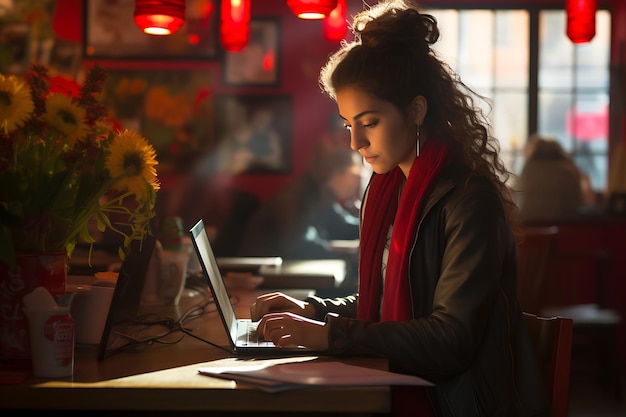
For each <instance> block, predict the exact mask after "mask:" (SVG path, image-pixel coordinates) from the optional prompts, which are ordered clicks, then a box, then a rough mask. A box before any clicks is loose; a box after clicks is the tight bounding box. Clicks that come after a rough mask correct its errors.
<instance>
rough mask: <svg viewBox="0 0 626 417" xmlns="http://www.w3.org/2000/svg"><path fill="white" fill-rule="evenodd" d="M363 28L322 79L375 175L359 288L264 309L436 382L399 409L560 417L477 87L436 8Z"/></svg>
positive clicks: (265, 315)
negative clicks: (454, 52)
mask: <svg viewBox="0 0 626 417" xmlns="http://www.w3.org/2000/svg"><path fill="white" fill-rule="evenodd" d="M353 31H354V33H355V41H354V42H352V43H348V44H345V45H343V46H342V47H341V49H340V50H339V51H337V52H336V53H335V54H334V55H332V56H331V58H330V59H329V61H328V63H327V64H326V65H325V66H324V68H323V69H322V71H321V76H320V81H321V85H322V87H323V89H324V91H325V92H326V93H328V94H329V96H330V97H331V98H332V99H334V100H335V101H336V102H337V106H338V109H339V114H340V115H341V117H342V118H343V119H344V121H345V125H346V127H347V128H348V129H349V130H350V132H351V138H350V145H351V147H352V148H353V149H355V150H358V151H359V152H360V154H361V155H362V156H363V158H364V159H365V161H366V162H368V163H369V164H371V166H372V168H373V171H374V174H373V176H372V178H371V180H370V183H369V185H368V188H367V190H366V193H365V199H364V204H363V206H362V209H361V210H362V211H361V235H360V239H361V247H360V259H359V288H358V294H355V295H353V296H349V297H345V298H337V299H320V298H316V297H312V298H309V299H307V300H304V301H300V300H295V299H293V298H290V297H288V296H285V295H283V294H280V293H272V294H266V295H263V296H261V297H259V298H258V299H257V302H256V304H255V305H254V306H252V309H251V315H252V318H253V319H254V320H259V319H260V320H261V321H260V324H259V329H260V331H261V332H262V333H263V335H264V336H265V338H266V339H269V340H272V341H274V342H275V343H277V344H278V345H280V346H285V345H291V344H301V345H305V346H309V347H311V348H314V349H320V350H326V351H327V352H328V354H330V355H338V356H339V355H375V356H378V357H384V358H387V359H388V361H389V367H390V369H391V370H393V371H396V372H403V373H408V374H414V375H417V376H420V377H422V378H425V379H427V380H430V381H432V382H434V383H435V384H436V385H435V386H434V387H432V388H428V390H427V392H426V390H425V389H422V390H414V391H413V392H411V393H409V394H408V395H405V393H404V394H403V391H400V390H398V391H397V392H399V393H400V395H397V396H395V397H394V407H396V409H395V410H394V412H408V413H410V414H412V415H419V416H428V415H436V416H540V415H548V404H547V400H546V390H545V386H544V384H543V382H542V377H541V373H540V372H539V369H538V366H537V364H536V362H535V357H534V355H533V353H532V347H531V345H530V340H529V338H528V334H527V331H526V329H525V327H524V322H523V320H522V315H521V310H520V307H519V304H518V302H517V295H516V274H517V273H516V262H517V261H516V251H515V238H514V232H513V231H514V229H515V227H514V224H515V223H514V213H515V206H514V203H513V201H512V199H511V197H510V195H509V194H508V193H507V187H506V186H505V183H504V181H505V180H506V179H507V178H508V172H507V171H506V170H505V168H504V166H503V164H502V162H501V161H500V159H499V156H498V143H497V142H496V140H495V139H494V138H492V137H491V136H490V134H489V125H488V121H487V120H486V118H485V117H484V116H483V115H482V113H481V112H480V110H478V106H476V105H475V102H474V100H475V99H474V98H473V97H476V96H475V95H474V94H473V93H472V91H471V90H470V89H469V88H467V87H466V86H465V85H464V84H463V83H462V82H461V81H460V80H459V78H458V77H457V76H456V75H455V74H454V73H453V72H452V71H451V70H450V69H449V68H448V67H447V66H446V65H445V64H444V63H443V62H441V61H440V60H439V59H438V58H437V56H436V54H435V53H434V52H433V51H432V50H431V48H430V45H431V44H433V43H434V42H435V41H436V40H437V38H438V36H439V30H438V27H437V22H436V20H435V18H434V17H432V16H429V15H425V14H420V13H419V12H418V10H417V9H416V8H414V7H413V6H411V5H410V4H409V3H408V2H406V1H381V2H380V3H379V4H378V5H376V6H373V7H371V8H369V9H367V10H365V11H363V12H361V13H360V14H358V15H357V16H355V18H354V22H353ZM394 392H396V391H394ZM426 393H427V395H420V394H426Z"/></svg>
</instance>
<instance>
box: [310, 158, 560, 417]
mask: <svg viewBox="0 0 626 417" xmlns="http://www.w3.org/2000/svg"><path fill="white" fill-rule="evenodd" d="M516 263H517V258H516V252H515V240H514V236H513V233H512V230H511V227H510V225H509V224H508V222H507V220H506V218H505V214H504V209H503V206H502V204H501V202H500V199H499V197H498V192H497V190H496V189H495V188H494V186H493V185H492V184H490V183H489V182H488V181H487V180H485V179H481V178H479V177H477V176H475V175H470V174H469V171H468V170H466V169H462V168H459V167H450V168H448V169H447V170H446V171H445V172H444V173H443V175H442V177H441V178H440V179H439V180H438V182H437V184H436V187H435V189H434V191H433V193H432V194H431V195H430V196H429V198H428V202H427V204H426V206H425V210H424V213H423V214H422V219H421V221H420V223H419V226H418V231H417V237H416V239H415V242H414V244H413V250H412V251H411V255H410V277H409V283H410V291H411V298H412V303H413V317H414V319H412V320H409V321H406V322H379V323H371V324H367V323H365V322H363V321H362V320H357V319H354V318H351V317H355V312H356V300H357V298H358V295H355V296H350V297H345V298H339V299H321V298H316V297H312V298H309V301H310V302H312V303H313V304H314V305H315V307H316V311H317V313H318V314H317V316H318V318H320V319H324V318H325V319H326V320H327V321H328V323H329V351H328V353H329V354H331V355H337V356H341V355H373V356H378V357H384V358H387V359H388V360H389V368H390V370H392V371H396V372H401V373H407V374H414V375H417V376H419V377H422V378H424V379H427V380H429V381H432V382H434V383H435V386H434V387H433V388H429V396H430V399H431V403H432V404H433V407H434V409H435V411H436V413H437V415H438V416H455V417H457V416H507V417H511V416H547V415H549V411H548V410H549V405H548V401H547V395H546V393H547V391H546V388H545V385H544V381H543V378H542V376H541V372H540V370H539V367H538V364H537V363H536V360H535V356H534V353H533V350H532V345H531V343H530V339H529V336H528V333H527V330H526V328H525V326H524V321H523V319H522V316H521V310H520V307H519V304H518V302H517V296H516V280H517V273H516V270H517V266H516ZM329 312H334V313H337V314H339V316H336V315H330V314H327V313H329Z"/></svg>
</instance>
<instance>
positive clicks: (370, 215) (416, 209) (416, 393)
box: [357, 141, 449, 417]
mask: <svg viewBox="0 0 626 417" xmlns="http://www.w3.org/2000/svg"><path fill="white" fill-rule="evenodd" d="M448 163H449V159H448V158H447V148H446V147H445V146H444V145H443V144H441V143H439V142H435V141H429V142H427V143H426V144H425V145H424V147H423V148H422V149H421V154H420V156H419V157H417V158H415V161H414V162H413V165H412V166H411V171H410V172H409V178H408V179H407V181H406V185H405V187H404V190H403V191H402V197H401V198H400V204H398V193H399V192H400V187H401V186H402V184H403V182H404V174H403V172H402V170H400V168H399V167H396V168H395V169H393V170H392V171H390V172H388V173H387V174H383V175H375V176H374V177H373V178H372V181H371V183H370V186H369V190H368V196H367V203H366V205H365V209H364V213H363V225H362V228H361V253H360V256H359V301H358V306H357V318H359V319H363V320H366V321H368V322H377V321H379V320H380V321H405V320H409V319H411V318H412V317H413V312H412V310H411V299H410V292H409V254H410V251H411V248H412V246H413V241H414V240H415V234H416V233H417V225H418V222H419V219H420V217H421V213H422V210H423V207H424V202H425V201H426V197H427V196H428V194H429V193H430V192H431V190H432V187H433V185H434V183H435V180H436V179H437V178H438V176H439V173H440V172H441V171H442V170H443V169H444V168H445V167H446V166H447V165H448ZM394 218H395V220H394ZM392 224H393V231H392V233H391V244H390V247H389V257H388V259H387V268H386V273H385V288H384V292H383V299H382V312H380V311H381V310H380V302H381V298H380V295H381V290H382V277H381V268H382V257H383V249H384V247H385V242H386V240H387V235H388V232H389V227H391V225H392ZM391 396H392V397H391V398H392V414H393V415H394V416H413V415H419V416H424V417H427V416H434V415H435V413H434V411H433V409H432V406H431V404H430V401H429V400H428V395H427V393H426V389H424V388H423V387H400V386H398V387H391Z"/></svg>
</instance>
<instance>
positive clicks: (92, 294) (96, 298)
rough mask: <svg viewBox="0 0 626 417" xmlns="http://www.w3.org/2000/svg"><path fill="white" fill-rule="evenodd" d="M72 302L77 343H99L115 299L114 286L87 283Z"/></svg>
mask: <svg viewBox="0 0 626 417" xmlns="http://www.w3.org/2000/svg"><path fill="white" fill-rule="evenodd" d="M84 287H85V291H84V292H81V293H79V294H77V296H76V297H75V298H74V301H73V302H72V309H71V313H72V317H73V318H74V326H75V334H76V343H81V344H98V343H100V339H101V338H102V331H103V330H104V325H105V323H106V320H107V316H108V314H109V308H110V307H111V300H113V293H114V292H115V287H114V286H104V285H85V286H84Z"/></svg>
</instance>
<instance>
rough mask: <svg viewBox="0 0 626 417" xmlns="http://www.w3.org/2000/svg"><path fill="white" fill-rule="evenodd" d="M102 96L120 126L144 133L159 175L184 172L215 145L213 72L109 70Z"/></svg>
mask: <svg viewBox="0 0 626 417" xmlns="http://www.w3.org/2000/svg"><path fill="white" fill-rule="evenodd" d="M107 73H108V76H107V79H106V83H105V87H104V91H103V100H104V103H105V105H106V106H107V108H108V109H109V114H110V115H111V116H112V117H113V119H114V120H115V122H116V123H118V124H119V125H120V126H119V127H121V128H126V129H132V130H134V131H136V132H139V133H141V134H142V135H143V136H144V137H145V138H146V139H147V140H148V142H150V143H151V144H152V145H153V146H154V149H155V150H156V153H157V160H158V161H159V165H158V167H157V169H158V171H159V173H163V174H166V173H184V172H186V171H188V170H189V169H190V167H191V166H192V165H193V164H195V163H196V162H197V161H198V159H199V158H200V157H201V156H202V155H203V154H206V153H208V151H209V150H210V149H211V148H213V147H214V143H213V142H214V136H213V121H212V117H213V100H212V94H211V91H212V76H213V75H212V73H211V71H209V70H207V69H197V70H175V69H172V70H167V71H162V70H146V69H134V68H133V69H126V68H124V69H119V68H114V69H107Z"/></svg>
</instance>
